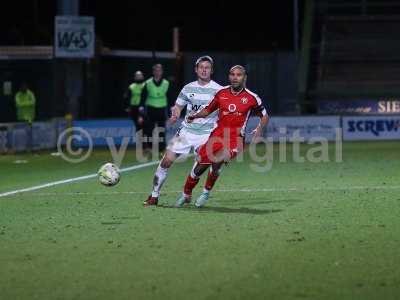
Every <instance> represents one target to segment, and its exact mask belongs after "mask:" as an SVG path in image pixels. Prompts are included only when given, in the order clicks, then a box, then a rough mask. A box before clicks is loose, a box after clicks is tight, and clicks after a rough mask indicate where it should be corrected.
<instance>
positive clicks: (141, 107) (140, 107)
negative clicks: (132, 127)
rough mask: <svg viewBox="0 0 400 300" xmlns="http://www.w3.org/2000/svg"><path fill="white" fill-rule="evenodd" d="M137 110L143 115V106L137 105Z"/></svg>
mask: <svg viewBox="0 0 400 300" xmlns="http://www.w3.org/2000/svg"><path fill="white" fill-rule="evenodd" d="M138 111H139V113H140V114H142V115H143V114H144V107H143V106H139V110H138Z"/></svg>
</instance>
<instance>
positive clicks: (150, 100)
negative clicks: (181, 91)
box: [139, 64, 171, 151]
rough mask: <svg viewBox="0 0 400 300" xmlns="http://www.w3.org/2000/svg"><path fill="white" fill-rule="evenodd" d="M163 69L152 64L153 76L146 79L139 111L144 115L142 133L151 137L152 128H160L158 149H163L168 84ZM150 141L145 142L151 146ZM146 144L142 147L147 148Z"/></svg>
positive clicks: (158, 65)
mask: <svg viewBox="0 0 400 300" xmlns="http://www.w3.org/2000/svg"><path fill="white" fill-rule="evenodd" d="M163 74H164V70H163V66H162V65H161V64H155V65H154V66H153V77H151V78H149V79H148V80H146V83H145V86H144V88H143V92H142V95H141V101H140V108H139V112H140V113H143V114H144V115H145V123H144V135H145V137H147V138H150V137H152V133H153V130H154V128H156V127H159V128H160V145H159V150H160V151H164V150H165V145H166V141H165V122H166V119H167V107H168V100H169V99H170V98H171V97H169V90H170V85H169V81H168V80H167V79H165V78H163ZM151 145H152V143H151V142H150V143H147V147H151ZM147 147H146V146H145V147H144V148H147Z"/></svg>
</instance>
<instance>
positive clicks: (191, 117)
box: [186, 115, 196, 123]
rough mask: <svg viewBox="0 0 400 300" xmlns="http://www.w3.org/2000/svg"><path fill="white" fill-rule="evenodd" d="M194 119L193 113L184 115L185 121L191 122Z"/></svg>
mask: <svg viewBox="0 0 400 300" xmlns="http://www.w3.org/2000/svg"><path fill="white" fill-rule="evenodd" d="M194 119H196V117H195V115H188V116H186V122H188V123H192V122H193V120H194Z"/></svg>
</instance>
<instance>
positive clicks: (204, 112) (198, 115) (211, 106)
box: [186, 93, 219, 123]
mask: <svg viewBox="0 0 400 300" xmlns="http://www.w3.org/2000/svg"><path fill="white" fill-rule="evenodd" d="M218 108H219V97H218V93H217V94H216V95H215V97H214V99H213V100H212V101H211V102H210V103H209V104H208V105H207V106H206V107H204V108H203V109H202V110H201V111H199V112H197V113H195V114H193V115H189V116H187V117H186V120H187V121H188V122H189V123H191V122H193V120H194V119H199V118H206V117H207V116H208V115H209V114H211V113H212V112H214V111H216V110H217V109H218Z"/></svg>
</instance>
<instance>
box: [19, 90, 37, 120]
mask: <svg viewBox="0 0 400 300" xmlns="http://www.w3.org/2000/svg"><path fill="white" fill-rule="evenodd" d="M15 106H16V109H17V120H18V121H21V122H28V123H32V122H33V121H34V120H35V107H36V98H35V95H34V94H33V92H32V91H31V90H30V89H29V88H28V85H27V84H26V83H22V84H21V87H20V89H19V91H18V92H17V94H16V95H15Z"/></svg>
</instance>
